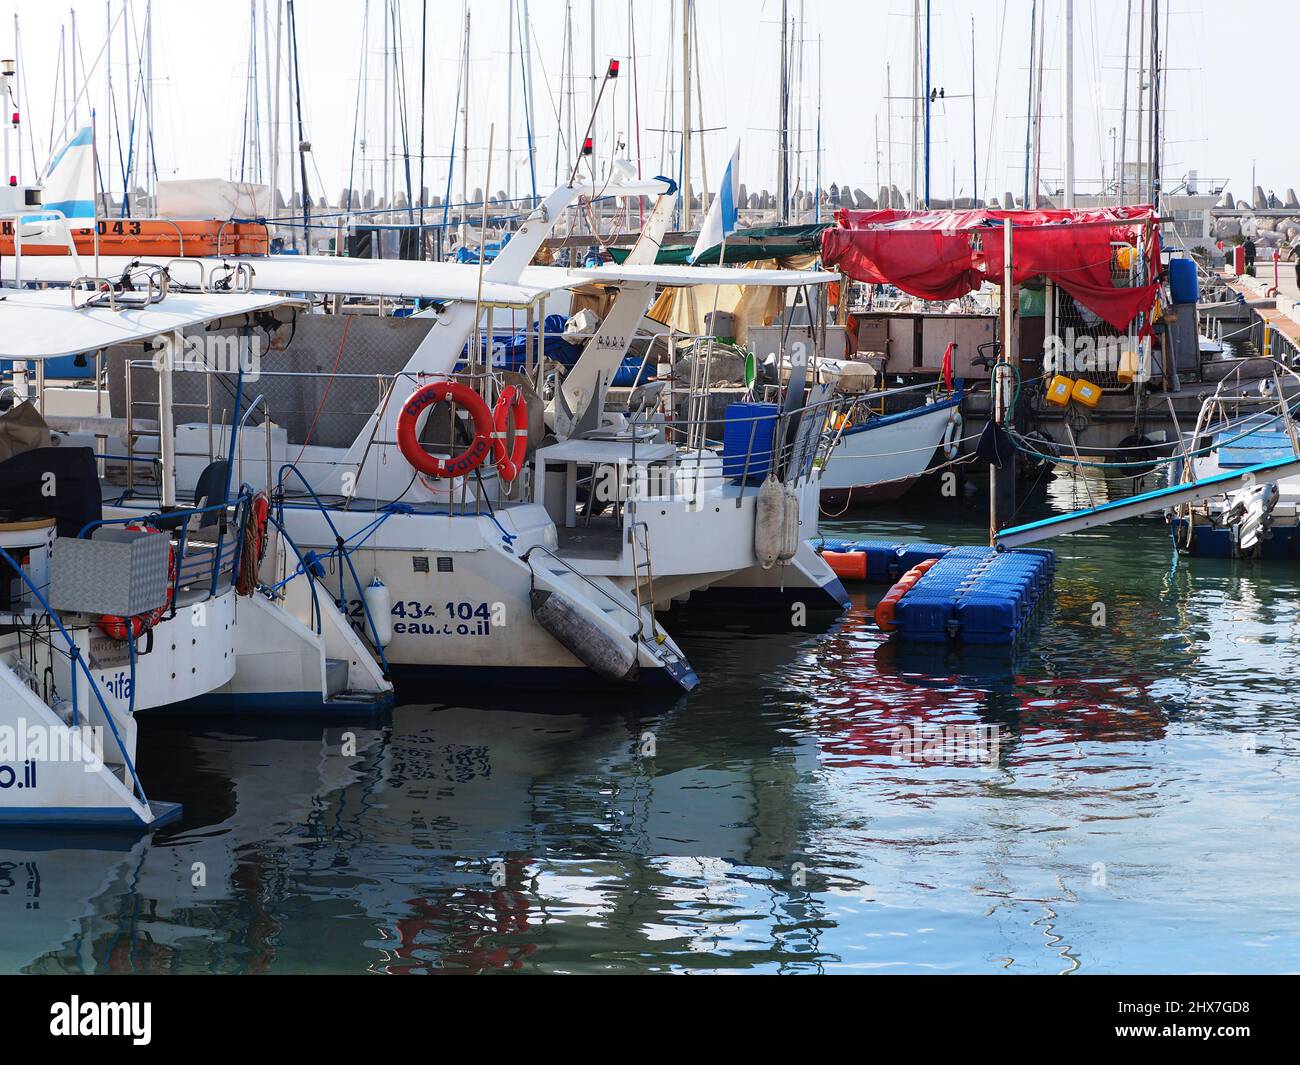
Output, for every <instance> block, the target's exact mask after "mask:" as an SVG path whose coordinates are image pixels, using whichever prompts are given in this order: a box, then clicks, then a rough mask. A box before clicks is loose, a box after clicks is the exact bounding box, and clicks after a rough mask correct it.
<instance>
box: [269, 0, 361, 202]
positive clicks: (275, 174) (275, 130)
mask: <svg viewBox="0 0 1300 1065" xmlns="http://www.w3.org/2000/svg"><path fill="white" fill-rule="evenodd" d="M280 13H281V8H280V0H275V52H274V53H273V60H272V66H271V216H272V217H274V216H275V215H276V214H278V213H279V207H278V205H277V203H276V199H275V197H276V189H277V182H278V181H279V178H280ZM350 191H351V190H349V192H350Z"/></svg>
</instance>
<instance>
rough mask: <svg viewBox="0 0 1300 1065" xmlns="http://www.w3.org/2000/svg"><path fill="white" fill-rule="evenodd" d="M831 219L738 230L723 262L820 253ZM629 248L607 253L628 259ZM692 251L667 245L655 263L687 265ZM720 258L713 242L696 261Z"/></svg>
mask: <svg viewBox="0 0 1300 1065" xmlns="http://www.w3.org/2000/svg"><path fill="white" fill-rule="evenodd" d="M830 227H831V223H830V222H813V223H810V224H809V225H804V226H754V227H753V228H751V229H737V230H736V231H735V232H734V233H731V234H729V235H728V237H727V254H726V259H725V260H724V261H725V262H726V263H728V264H730V265H732V266H738V265H740V264H741V263H753V262H763V261H766V260H768V259H790V258H793V257H795V256H800V255H819V254H821V236H822V233H823V231H825V230H827V229H830ZM631 250H632V249H631V248H610V249H609V253H610V255H612V256H613V257H614V261H615V262H616V263H621V262H622V261H623V260H624V259H626V258H627V256H628V253H629V252H631ZM694 250H695V247H694V245H691V244H666V245H664V246H663V247H661V248H660V249H659V252H658V254H657V255H656V256H655V262H656V263H658V264H660V265H675V266H686V265H690V257H691V253H692V252H693V251H694ZM720 258H722V245H721V244H715V245H714V246H713V247H711V248H708V249H706V250H705V251H704V252H702V253H701V254H700V257H699V258H698V259H696V260H695V263H696V264H697V265H700V266H716V265H717V263H718V260H719V259H720Z"/></svg>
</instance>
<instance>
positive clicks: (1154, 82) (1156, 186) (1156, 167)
mask: <svg viewBox="0 0 1300 1065" xmlns="http://www.w3.org/2000/svg"><path fill="white" fill-rule="evenodd" d="M1160 136H1161V134H1160V0H1151V164H1150V165H1151V203H1152V205H1153V206H1154V207H1155V208H1156V209H1157V210H1159V208H1160ZM1250 194H1251V196H1254V195H1255V190H1254V189H1253V188H1252V189H1251V190H1250Z"/></svg>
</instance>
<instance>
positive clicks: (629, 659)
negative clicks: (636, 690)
mask: <svg viewBox="0 0 1300 1065" xmlns="http://www.w3.org/2000/svg"><path fill="white" fill-rule="evenodd" d="M528 599H529V605H530V606H531V607H532V611H533V617H534V618H535V619H536V621H537V624H539V625H540V626H541V627H542V628H544V629H545V630H546V631H547V632H549V633H550V634H551V635H552V636H554V637H555V639H556V640H557V641H558V642H559V643H560V645H561V646H563V647H564V648H566V649H567V650H568V651H569V652H570V653H571V654H572V655H573V657H574V658H576V659H577V660H578V661H579V662H581V663H582V664H583V665H584V666H586V667H587V668H588V669H590V670H591V671H592V672H593V673H595V674H596V675H597V676H598V677H601V678H603V679H604V680H611V681H617V680H632V679H633V678H635V676H636V672H637V663H636V644H635V643H634V642H633V641H632V640H630V639H627V638H626V637H624V638H619V637H615V636H612V635H610V633H609V632H607V631H606V630H605V629H603V628H601V627H600V626H599V625H597V624H596V623H595V622H593V621H592V620H591V618H589V617H587V616H586V615H585V614H584V613H583V612H582V610H581V608H580V607H579V606H578V605H577V604H576V603H574V602H573V601H572V600H570V599H569V598H568V597H567V596H564V595H561V594H560V593H559V592H551V591H546V590H545V589H542V588H534V589H533V590H532V591H531V592H530V593H529V595H528Z"/></svg>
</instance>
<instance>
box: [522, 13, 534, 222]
mask: <svg viewBox="0 0 1300 1065" xmlns="http://www.w3.org/2000/svg"><path fill="white" fill-rule="evenodd" d="M523 4H524V9H523V12H522V18H521V19H520V24H519V28H520V31H521V32H522V34H523V38H524V117H525V118H526V119H527V121H528V176H529V180H530V181H531V182H532V197H533V200H532V203H530V204H529V206H530V207H531V206H532V205H533V204H535V203H536V201H537V159H536V156H537V148H536V144H535V142H534V140H533V136H534V133H533V131H534V130H536V128H537V126H536V125H535V124H534V122H533V118H534V112H533V37H532V35H533V24H532V21H531V20H530V19H529V17H528V0H523Z"/></svg>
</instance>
